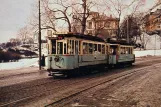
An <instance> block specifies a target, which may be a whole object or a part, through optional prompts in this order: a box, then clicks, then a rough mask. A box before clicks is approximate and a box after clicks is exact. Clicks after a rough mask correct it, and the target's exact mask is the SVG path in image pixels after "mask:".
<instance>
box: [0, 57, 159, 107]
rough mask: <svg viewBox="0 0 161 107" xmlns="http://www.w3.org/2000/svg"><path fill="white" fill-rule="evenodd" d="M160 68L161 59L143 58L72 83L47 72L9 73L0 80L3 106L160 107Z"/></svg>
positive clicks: (70, 80)
mask: <svg viewBox="0 0 161 107" xmlns="http://www.w3.org/2000/svg"><path fill="white" fill-rule="evenodd" d="M160 65H161V57H142V58H138V59H137V60H136V63H135V64H134V65H133V66H131V67H124V68H119V69H116V68H114V69H110V70H108V71H107V70H105V71H104V72H99V73H94V74H88V75H85V76H79V77H73V78H70V79H64V78H58V79H53V78H52V77H48V76H47V72H45V71H43V72H38V71H36V70H35V72H32V73H28V70H26V71H25V72H26V73H22V74H21V73H18V72H17V74H15V73H12V74H8V73H5V74H4V75H3V77H1V78H0V105H1V106H26V107H27V106H31V107H32V106H39V107H41V106H45V105H46V106H51V107H52V106H53V107H55V106H57V107H64V106H66V107H71V106H87V107H90V106H91V107H94V106H96V107H103V106H111V107H113V106H115V107H123V106H124V107H126V106H127V107H131V106H134V107H135V106H136V107H141V106H149V107H151V106H152V107H153V106H154V107H159V106H160V105H161V84H160V81H161V70H160V69H161V67H160ZM30 70H31V68H30ZM8 72H11V71H8ZM19 72H21V70H20V71H19ZM82 83H83V84H82Z"/></svg>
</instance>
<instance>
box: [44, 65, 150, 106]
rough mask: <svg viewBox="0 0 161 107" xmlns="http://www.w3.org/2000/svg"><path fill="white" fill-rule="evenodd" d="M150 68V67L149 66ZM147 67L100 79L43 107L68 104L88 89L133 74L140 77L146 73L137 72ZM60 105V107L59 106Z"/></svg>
mask: <svg viewBox="0 0 161 107" xmlns="http://www.w3.org/2000/svg"><path fill="white" fill-rule="evenodd" d="M149 67H151V66H149ZM149 67H143V68H139V69H136V70H129V71H126V72H123V73H121V74H115V75H114V76H111V77H109V78H103V79H101V80H100V81H99V82H98V83H94V84H92V85H90V86H88V85H86V86H87V87H86V88H83V89H80V90H77V91H75V92H73V93H72V94H69V95H67V96H64V97H62V98H60V99H57V100H56V101H54V102H52V103H50V104H48V105H46V106H45V107H55V106H56V107H59V106H60V105H61V104H63V103H64V102H65V101H66V100H67V102H66V103H69V102H70V101H69V102H68V100H69V99H70V100H72V98H73V97H75V96H77V95H79V94H81V93H83V92H85V91H88V90H90V89H93V88H96V87H98V86H101V85H104V84H107V83H109V85H111V84H113V83H114V82H116V81H121V79H124V78H128V77H130V76H132V75H134V74H136V75H137V76H139V75H142V74H145V73H147V72H143V73H140V74H137V73H138V72H139V71H141V70H144V69H145V70H147V69H148V68H149ZM59 104H60V105H59ZM60 107H61V106H60Z"/></svg>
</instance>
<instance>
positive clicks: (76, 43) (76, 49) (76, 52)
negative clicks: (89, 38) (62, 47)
mask: <svg viewBox="0 0 161 107" xmlns="http://www.w3.org/2000/svg"><path fill="white" fill-rule="evenodd" d="M75 54H78V41H75Z"/></svg>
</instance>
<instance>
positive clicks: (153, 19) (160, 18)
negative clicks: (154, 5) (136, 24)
mask: <svg viewBox="0 0 161 107" xmlns="http://www.w3.org/2000/svg"><path fill="white" fill-rule="evenodd" d="M144 21H145V31H146V32H147V33H152V32H155V31H161V9H157V10H156V11H154V12H150V14H147V15H146V16H145V17H144Z"/></svg>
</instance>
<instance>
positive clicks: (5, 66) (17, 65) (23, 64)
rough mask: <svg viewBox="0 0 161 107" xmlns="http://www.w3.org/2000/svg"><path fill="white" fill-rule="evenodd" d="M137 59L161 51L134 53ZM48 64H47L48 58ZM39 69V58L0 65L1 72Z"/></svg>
mask: <svg viewBox="0 0 161 107" xmlns="http://www.w3.org/2000/svg"><path fill="white" fill-rule="evenodd" d="M134 54H135V57H141V56H147V55H152V56H154V55H156V56H159V55H161V50H142V51H134ZM45 59H46V64H47V57H46V58H45ZM32 66H36V67H38V58H30V59H21V60H19V61H18V62H6V63H0V70H9V69H17V68H24V67H32Z"/></svg>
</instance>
